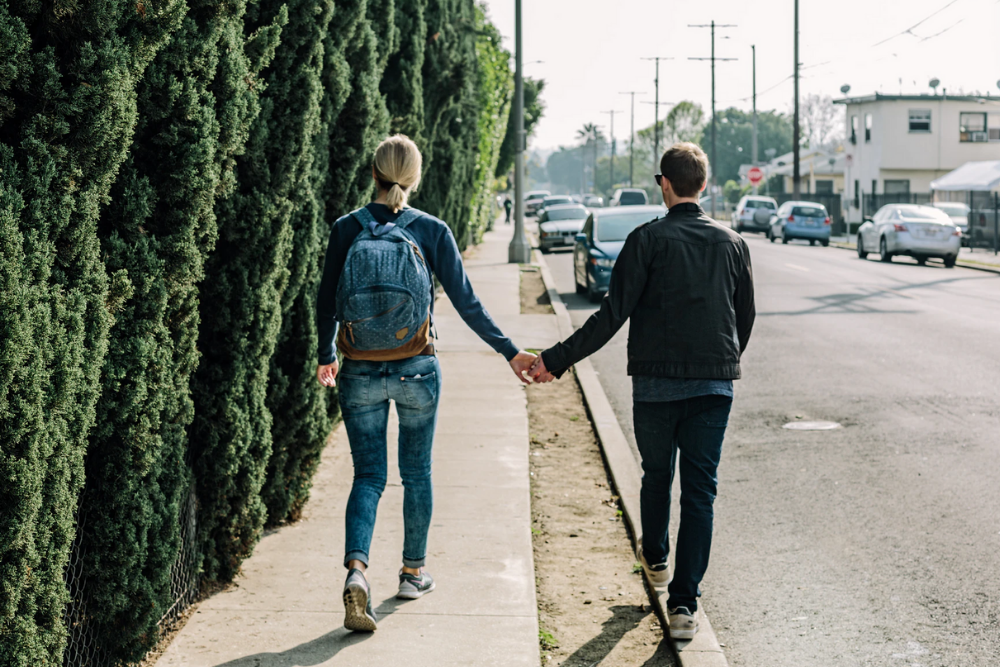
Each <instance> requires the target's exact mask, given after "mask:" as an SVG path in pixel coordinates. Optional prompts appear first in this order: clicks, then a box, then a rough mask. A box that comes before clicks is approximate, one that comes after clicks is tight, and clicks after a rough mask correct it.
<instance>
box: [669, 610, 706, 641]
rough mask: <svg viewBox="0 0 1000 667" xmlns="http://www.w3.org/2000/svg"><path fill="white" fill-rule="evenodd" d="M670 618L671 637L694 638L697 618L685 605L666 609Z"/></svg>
mask: <svg viewBox="0 0 1000 667" xmlns="http://www.w3.org/2000/svg"><path fill="white" fill-rule="evenodd" d="M667 617H668V618H669V619H670V637H671V639H694V636H695V634H696V633H697V632H698V619H697V618H695V615H694V613H692V612H691V611H690V610H688V608H687V607H675V608H674V609H668V610H667Z"/></svg>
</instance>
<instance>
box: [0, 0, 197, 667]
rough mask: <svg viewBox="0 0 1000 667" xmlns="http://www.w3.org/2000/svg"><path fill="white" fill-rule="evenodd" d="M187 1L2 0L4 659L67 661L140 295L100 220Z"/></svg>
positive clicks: (0, 600)
mask: <svg viewBox="0 0 1000 667" xmlns="http://www.w3.org/2000/svg"><path fill="white" fill-rule="evenodd" d="M182 9H183V7H182V6H181V4H180V3H179V2H174V1H171V0H165V1H164V2H161V3H159V4H158V6H157V7H156V9H155V11H152V10H151V11H148V12H143V11H137V9H136V6H135V5H133V4H129V3H107V2H101V3H98V2H93V3H82V6H79V7H75V6H74V7H70V8H67V7H65V6H62V5H53V4H47V3H18V4H11V3H4V4H3V5H2V6H0V229H2V232H3V233H2V235H0V238H2V239H3V240H2V241H0V244H2V245H3V253H2V259H0V288H2V289H0V294H2V296H0V302H2V304H3V306H4V307H3V308H2V309H0V331H3V332H4V333H3V345H2V346H0V347H2V349H3V351H2V352H0V433H3V437H2V438H0V507H3V508H4V509H3V512H2V514H0V577H2V580H0V585H2V591H3V594H2V595H0V664H3V665H5V666H10V667H39V666H53V667H54V666H56V665H61V664H62V654H63V648H64V646H65V637H66V628H65V626H64V622H63V612H64V607H65V604H66V602H67V600H68V595H67V590H66V585H65V580H64V574H65V570H66V566H67V562H68V556H69V553H70V548H71V543H72V541H73V539H74V534H75V532H76V528H75V520H74V519H75V517H74V515H75V513H76V508H77V501H78V496H79V492H80V489H81V487H82V485H83V480H84V475H83V470H84V469H83V459H84V453H85V451H86V448H87V436H88V434H89V432H90V429H91V427H92V425H93V423H94V419H95V404H96V402H97V399H98V397H99V395H100V393H101V379H102V378H101V370H102V368H103V362H104V357H105V353H106V351H107V345H108V330H109V328H110V326H111V324H112V321H113V315H114V314H116V313H117V312H118V311H119V310H120V308H121V306H122V303H123V302H124V301H125V300H126V299H127V298H128V297H129V295H130V291H131V288H130V284H129V279H128V276H127V275H126V274H125V272H124V271H116V272H115V273H113V274H111V275H110V276H109V275H108V274H107V272H106V270H105V266H104V264H103V262H102V258H101V248H100V245H99V243H98V237H97V229H96V228H97V220H98V214H99V210H100V205H101V203H102V202H103V201H104V200H106V199H107V197H108V193H109V191H110V189H111V184H112V182H113V181H114V178H115V173H116V172H117V170H118V168H119V166H120V165H121V164H122V162H123V161H124V160H125V158H126V155H127V151H128V147H129V145H130V143H131V139H132V132H133V130H134V127H135V122H136V85H137V83H138V81H139V80H140V79H141V78H142V75H143V72H144V70H145V69H146V67H147V65H148V64H149V62H150V61H151V60H152V59H153V57H154V56H155V55H156V52H157V51H158V50H159V49H160V48H161V47H162V46H163V45H164V43H165V42H166V40H167V38H168V37H169V35H170V33H171V32H172V31H173V30H174V29H176V27H177V25H178V22H179V20H180V18H181V11H182Z"/></svg>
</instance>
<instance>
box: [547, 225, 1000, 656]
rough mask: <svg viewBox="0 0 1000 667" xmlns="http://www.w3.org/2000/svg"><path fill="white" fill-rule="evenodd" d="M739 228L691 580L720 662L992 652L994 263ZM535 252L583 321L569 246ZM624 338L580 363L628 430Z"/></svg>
mask: <svg viewBox="0 0 1000 667" xmlns="http://www.w3.org/2000/svg"><path fill="white" fill-rule="evenodd" d="M747 240H748V242H749V244H750V248H751V254H752V257H753V263H754V269H755V282H756V290H757V312H758V318H757V324H756V326H755V328H754V333H753V337H752V339H751V342H750V346H749V349H748V350H747V352H746V354H745V355H744V359H743V374H744V379H743V380H740V381H739V382H737V383H736V399H735V403H734V407H733V414H732V417H731V419H730V426H729V431H728V433H727V437H726V444H725V449H724V453H723V462H722V465H721V468H720V475H719V476H720V486H719V497H718V500H717V501H716V527H715V541H714V545H713V553H712V562H711V566H710V568H709V572H708V575H707V577H706V580H705V582H704V584H703V586H702V591H703V598H702V600H703V605H704V607H705V609H706V611H707V612H708V614H709V616H710V618H711V619H712V623H713V625H714V626H715V628H716V631H717V634H718V636H719V640H720V641H721V642H722V643H723V644H724V645H725V650H726V653H727V656H728V658H729V660H730V664H732V665H734V666H737V667H742V666H755V667H785V666H787V667H812V666H824V667H825V666H828V665H838V666H839V665H865V666H881V665H887V666H889V665H891V666H894V667H895V666H907V667H914V666H917V665H920V666H923V667H931V666H941V667H972V666H977V667H978V666H982V667H996V666H997V665H1000V275H994V274H990V273H983V272H977V271H973V270H968V269H962V268H956V269H945V268H943V267H942V266H941V265H940V264H937V265H933V264H932V265H928V266H926V267H920V266H918V265H917V264H916V263H915V262H912V261H911V260H908V259H897V260H896V261H895V262H893V263H892V264H882V263H880V262H878V261H877V259H875V260H867V261H862V260H860V259H858V257H857V255H856V254H854V253H853V252H848V251H846V250H841V249H836V248H821V247H818V246H817V247H810V246H808V245H805V244H801V245H800V244H796V243H792V244H790V245H787V246H782V245H780V244H775V245H772V244H769V243H767V242H766V241H765V240H764V239H763V238H762V237H760V236H756V235H748V239H747ZM548 263H549V265H550V266H551V268H552V270H553V273H554V274H555V277H556V281H557V282H558V284H559V289H560V292H562V294H563V298H564V299H565V301H566V302H567V304H568V305H569V308H570V312H571V315H572V317H573V320H574V325H575V326H579V325H580V324H582V323H583V321H584V320H585V319H586V317H587V316H589V315H590V313H592V312H593V311H594V309H595V306H593V305H591V304H589V303H587V302H586V300H585V299H584V298H583V297H580V296H577V295H576V293H575V290H574V289H573V274H572V258H571V255H570V254H568V253H566V252H559V253H554V254H552V255H549V256H548ZM626 339H627V330H623V331H622V332H619V334H618V335H617V336H616V337H615V339H614V340H613V341H612V342H611V343H610V344H609V345H608V346H606V347H605V348H604V349H603V350H601V351H600V352H599V353H598V354H597V355H595V357H594V363H595V366H596V368H597V370H598V371H599V372H600V373H601V381H602V383H603V384H604V387H605V391H606V392H607V393H608V397H609V399H610V400H611V403H612V405H613V406H614V408H615V410H616V412H617V413H618V415H619V420H620V421H621V423H622V426H623V430H624V431H625V432H626V434H627V435H628V436H629V438H632V437H633V436H632V423H631V421H632V420H631V385H630V382H629V380H628V378H626V376H625V371H624V369H625V360H626ZM800 419H801V420H807V419H817V420H832V421H836V422H839V423H841V424H842V425H843V428H840V429H838V430H835V431H826V432H797V431H791V430H786V429H783V428H782V425H783V424H785V423H788V422H793V421H796V420H800ZM675 496H676V493H675ZM675 506H676V498H675ZM674 516H677V515H676V513H675V514H674Z"/></svg>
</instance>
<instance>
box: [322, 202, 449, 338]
mask: <svg viewBox="0 0 1000 667" xmlns="http://www.w3.org/2000/svg"><path fill="white" fill-rule="evenodd" d="M420 215H421V213H420V211H417V210H415V209H412V208H408V209H405V210H404V211H403V212H402V214H400V216H399V217H398V218H396V221H395V222H391V223H388V224H385V225H379V224H378V222H377V221H376V220H375V218H373V217H372V214H371V213H369V212H368V209H366V208H360V209H358V210H357V211H354V212H353V213H351V217H353V218H354V219H355V220H357V221H358V222H359V223H360V224H361V233H359V234H358V236H357V238H356V239H355V240H354V243H353V244H352V245H351V248H350V250H348V251H347V260H346V261H345V262H344V270H343V272H342V273H341V275H340V284H339V285H338V287H337V319H338V320H340V322H341V323H342V324H343V325H344V328H345V335H346V337H347V341H348V342H349V343H350V344H351V346H352V347H354V348H355V349H357V350H363V351H371V350H394V349H396V348H399V347H402V346H404V345H406V344H407V343H409V342H410V341H411V340H412V339H413V337H414V336H415V335H416V334H417V332H418V331H420V330H421V328H422V327H423V326H424V324H426V323H427V320H428V318H430V311H431V298H432V287H431V270H430V267H429V266H428V265H427V261H426V260H425V259H424V256H423V255H422V254H421V253H420V248H419V247H418V246H417V243H416V241H414V240H413V238H412V237H411V236H410V234H409V233H408V232H407V231H406V227H407V225H409V224H410V223H411V222H413V221H414V220H416V219H417V218H418V217H419V216H420Z"/></svg>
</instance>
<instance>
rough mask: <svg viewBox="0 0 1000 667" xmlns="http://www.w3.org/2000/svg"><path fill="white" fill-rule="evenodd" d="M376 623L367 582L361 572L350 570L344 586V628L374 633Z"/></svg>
mask: <svg viewBox="0 0 1000 667" xmlns="http://www.w3.org/2000/svg"><path fill="white" fill-rule="evenodd" d="M377 621H378V619H377V618H375V612H374V611H373V610H372V591H371V588H370V587H369V586H368V580H367V579H365V575H364V573H363V572H362V571H361V570H358V569H357V568H355V569H352V570H351V571H350V572H348V573H347V582H346V583H345V584H344V627H345V628H347V629H348V630H353V631H354V632H375V624H376V622H377Z"/></svg>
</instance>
